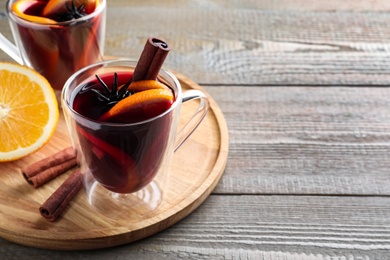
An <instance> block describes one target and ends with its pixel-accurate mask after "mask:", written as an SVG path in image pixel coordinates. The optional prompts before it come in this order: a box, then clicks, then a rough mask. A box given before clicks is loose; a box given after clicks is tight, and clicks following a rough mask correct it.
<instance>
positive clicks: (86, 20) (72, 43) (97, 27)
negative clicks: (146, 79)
mask: <svg viewBox="0 0 390 260" xmlns="http://www.w3.org/2000/svg"><path fill="white" fill-rule="evenodd" d="M20 1H22V3H21V4H19V5H18V3H17V2H16V1H15V3H16V4H14V5H13V6H12V10H13V11H14V9H15V8H16V9H17V11H18V13H16V12H15V11H14V12H13V16H11V18H12V19H11V21H10V23H11V26H12V29H13V31H14V36H15V41H16V44H17V46H18V48H19V49H20V51H21V54H22V57H23V60H24V62H25V63H26V65H28V66H30V67H32V68H34V69H35V70H36V71H38V72H39V73H40V74H42V75H43V76H44V77H46V79H47V80H48V81H49V82H50V83H51V85H52V87H53V88H55V89H62V87H63V85H64V83H65V81H66V80H67V79H68V78H69V76H70V75H72V74H73V73H74V72H75V71H77V70H79V69H81V68H83V67H85V66H87V65H89V64H92V63H95V62H97V61H99V60H102V58H103V50H104V32H105V12H104V10H102V8H105V0H103V1H100V3H99V1H98V2H97V5H102V6H101V7H100V8H98V7H96V10H95V9H93V10H89V11H92V12H97V13H96V15H93V14H89V13H85V14H84V15H85V17H76V19H74V18H73V19H72V17H69V18H68V17H67V16H69V15H73V14H72V13H71V12H70V13H66V14H63V15H61V16H58V17H57V16H53V17H50V19H57V20H53V21H54V23H49V24H45V23H44V21H45V20H41V18H43V19H46V17H42V12H43V10H44V8H45V6H46V5H47V4H48V3H49V2H50V1H49V2H48V1H25V2H26V3H23V1H24V0H19V2H20ZM103 5H104V6H103ZM20 6H21V7H20ZM18 8H19V9H18ZM67 19H71V20H67ZM42 21H43V22H42Z"/></svg>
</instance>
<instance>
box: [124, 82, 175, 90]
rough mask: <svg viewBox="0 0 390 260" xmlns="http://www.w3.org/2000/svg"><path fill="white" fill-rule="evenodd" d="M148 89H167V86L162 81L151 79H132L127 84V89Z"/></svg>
mask: <svg viewBox="0 0 390 260" xmlns="http://www.w3.org/2000/svg"><path fill="white" fill-rule="evenodd" d="M148 89H169V88H168V87H167V86H166V85H164V84H163V83H161V82H158V81H156V80H152V79H151V80H140V81H133V82H131V84H130V86H129V90H131V91H134V92H141V91H144V90H148Z"/></svg>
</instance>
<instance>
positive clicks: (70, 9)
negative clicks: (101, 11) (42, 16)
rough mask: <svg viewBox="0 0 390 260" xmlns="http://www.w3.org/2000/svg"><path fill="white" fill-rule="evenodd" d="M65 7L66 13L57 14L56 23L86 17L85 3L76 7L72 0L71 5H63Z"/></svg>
mask: <svg viewBox="0 0 390 260" xmlns="http://www.w3.org/2000/svg"><path fill="white" fill-rule="evenodd" d="M65 7H66V10H67V12H65V13H60V14H58V16H57V19H56V20H57V21H58V22H64V21H71V20H74V19H78V18H81V17H83V16H85V15H87V13H86V12H85V8H84V7H85V3H83V4H81V5H80V6H77V5H76V2H75V0H72V2H71V3H69V2H67V3H65Z"/></svg>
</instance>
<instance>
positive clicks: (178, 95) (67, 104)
mask: <svg viewBox="0 0 390 260" xmlns="http://www.w3.org/2000/svg"><path fill="white" fill-rule="evenodd" d="M120 62H127V63H128V62H131V63H133V65H134V67H135V66H136V64H137V60H133V59H127V58H116V59H110V60H103V61H100V62H97V63H94V64H91V65H88V66H86V67H84V68H82V69H80V70H78V71H76V72H75V73H73V74H72V75H71V76H70V77H69V79H68V80H67V81H66V82H65V84H64V87H63V89H62V91H61V104H62V107H63V108H65V109H67V110H68V111H70V113H72V115H73V116H75V117H77V118H79V119H81V120H85V121H87V122H88V123H91V124H96V125H99V126H106V127H131V126H137V125H143V124H146V123H149V122H152V121H154V120H156V119H158V118H161V117H164V116H165V115H167V114H169V113H171V112H172V111H173V110H175V109H176V107H177V106H178V104H179V101H180V102H181V95H182V88H181V84H180V82H179V80H178V79H177V78H176V76H175V75H174V74H173V73H172V72H170V71H169V70H167V69H165V68H164V67H163V68H161V69H160V72H159V73H158V75H159V76H163V78H166V77H165V76H164V75H161V71H162V72H163V73H165V74H166V76H167V77H169V78H171V79H172V81H173V83H174V84H175V86H176V89H175V90H174V92H175V100H174V101H173V104H172V105H171V107H170V108H169V109H167V110H165V111H164V112H163V113H161V114H159V115H157V116H154V117H152V118H149V119H146V120H142V121H139V122H133V123H113V122H102V121H98V120H95V119H91V118H89V117H86V116H84V115H82V114H80V113H79V112H77V111H76V110H74V109H73V107H72V106H71V104H70V102H69V100H67V96H69V97H71V94H72V93H69V88H70V87H71V83H72V81H74V80H75V79H76V78H77V77H78V76H79V75H80V74H82V73H84V72H85V71H87V70H89V69H92V68H94V67H96V68H99V67H100V66H103V65H105V64H115V63H120ZM127 65H129V64H127ZM79 85H80V84H77V86H79Z"/></svg>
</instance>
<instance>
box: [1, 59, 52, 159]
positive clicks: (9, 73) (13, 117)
mask: <svg viewBox="0 0 390 260" xmlns="http://www.w3.org/2000/svg"><path fill="white" fill-rule="evenodd" d="M58 118H59V111H58V103H57V99H56V96H55V94H54V91H53V89H52V87H51V85H50V83H49V82H48V81H47V80H46V79H45V78H44V77H43V76H41V75H40V74H39V73H38V72H36V71H34V70H32V69H30V68H27V67H25V66H21V65H17V64H13V63H6V62H0V162H1V161H12V160H16V159H19V158H22V157H24V156H26V155H28V154H31V153H33V152H35V151H36V150H38V149H39V148H41V147H42V146H43V145H44V144H46V143H47V142H48V141H49V139H50V138H51V137H52V136H53V134H54V131H55V129H56V126H57V123H58Z"/></svg>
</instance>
